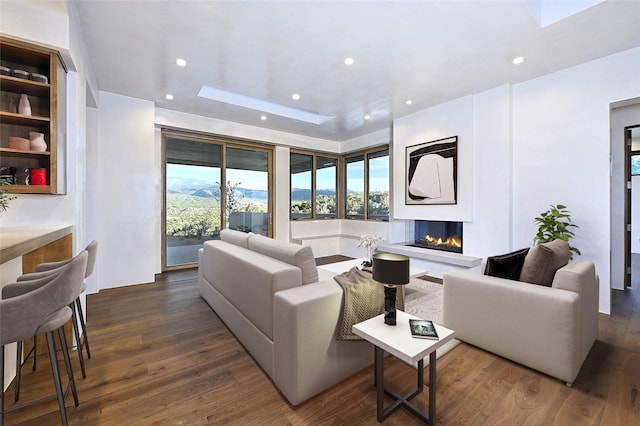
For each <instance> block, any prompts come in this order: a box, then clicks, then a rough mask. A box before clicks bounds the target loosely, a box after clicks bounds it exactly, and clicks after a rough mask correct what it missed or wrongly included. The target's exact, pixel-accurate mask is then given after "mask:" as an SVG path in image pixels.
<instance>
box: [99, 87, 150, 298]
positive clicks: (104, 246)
mask: <svg viewBox="0 0 640 426" xmlns="http://www.w3.org/2000/svg"><path fill="white" fill-rule="evenodd" d="M98 102H99V105H100V108H99V110H98V116H99V117H98V122H99V124H98V155H97V158H98V163H97V164H93V165H92V166H93V167H96V168H97V173H98V181H99V187H100V192H99V200H98V212H99V213H98V214H99V216H98V218H97V219H98V223H99V226H98V240H99V242H100V252H101V254H102V257H101V260H102V263H101V268H100V283H101V288H110V287H118V286H123V285H129V284H139V283H145V282H151V281H154V278H155V275H154V274H155V273H157V272H160V233H161V231H160V230H161V227H160V212H161V211H162V204H161V200H162V183H161V169H160V146H159V144H157V143H156V139H155V133H154V126H153V123H154V105H153V102H149V101H144V100H140V99H134V98H130V97H126V96H120V95H116V94H113V93H107V92H100V93H99V101H98Z"/></svg>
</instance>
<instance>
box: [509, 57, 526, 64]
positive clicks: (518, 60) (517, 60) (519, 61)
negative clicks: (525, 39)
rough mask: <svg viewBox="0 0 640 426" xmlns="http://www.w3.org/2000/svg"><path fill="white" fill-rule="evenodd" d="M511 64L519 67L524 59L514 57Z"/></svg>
mask: <svg viewBox="0 0 640 426" xmlns="http://www.w3.org/2000/svg"><path fill="white" fill-rule="evenodd" d="M511 62H512V63H513V65H520V64H521V63H523V62H524V58H523V57H522V56H516V57H515V58H513V61H511Z"/></svg>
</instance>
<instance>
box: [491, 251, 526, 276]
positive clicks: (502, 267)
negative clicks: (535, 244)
mask: <svg viewBox="0 0 640 426" xmlns="http://www.w3.org/2000/svg"><path fill="white" fill-rule="evenodd" d="M528 252H529V248H523V249H521V250H517V251H514V252H511V253H507V254H502V255H500V256H491V257H488V258H487V266H486V267H485V269H484V274H485V275H491V276H492V277H498V278H505V279H507V280H515V281H518V280H519V279H520V271H522V265H523V264H524V259H525V257H526V256H527V253H528Z"/></svg>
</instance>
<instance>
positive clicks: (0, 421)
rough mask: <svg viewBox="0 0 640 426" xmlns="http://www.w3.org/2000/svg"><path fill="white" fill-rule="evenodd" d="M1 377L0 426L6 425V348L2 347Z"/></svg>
mask: <svg viewBox="0 0 640 426" xmlns="http://www.w3.org/2000/svg"><path fill="white" fill-rule="evenodd" d="M0 377H2V386H1V387H0V426H2V425H4V346H0Z"/></svg>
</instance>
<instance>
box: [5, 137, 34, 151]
mask: <svg viewBox="0 0 640 426" xmlns="http://www.w3.org/2000/svg"><path fill="white" fill-rule="evenodd" d="M30 145H31V144H30V142H29V139H26V138H19V137H17V136H10V137H9V148H11V149H20V150H22V151H29V148H30Z"/></svg>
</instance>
